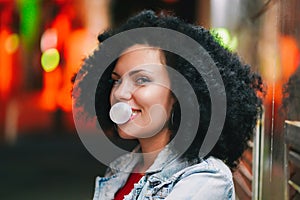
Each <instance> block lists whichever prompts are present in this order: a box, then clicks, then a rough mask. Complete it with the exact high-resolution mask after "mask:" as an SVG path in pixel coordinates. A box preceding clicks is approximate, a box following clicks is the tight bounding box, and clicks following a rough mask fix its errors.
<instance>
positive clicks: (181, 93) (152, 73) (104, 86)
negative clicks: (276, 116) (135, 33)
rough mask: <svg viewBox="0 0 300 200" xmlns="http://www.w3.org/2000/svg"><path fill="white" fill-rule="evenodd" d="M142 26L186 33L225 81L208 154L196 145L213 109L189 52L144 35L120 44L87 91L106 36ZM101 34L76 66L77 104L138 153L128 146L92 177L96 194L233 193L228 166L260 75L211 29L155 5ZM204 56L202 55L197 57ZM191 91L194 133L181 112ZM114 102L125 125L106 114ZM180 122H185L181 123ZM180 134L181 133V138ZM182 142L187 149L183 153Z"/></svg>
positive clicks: (251, 119)
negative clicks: (124, 113) (124, 108)
mask: <svg viewBox="0 0 300 200" xmlns="http://www.w3.org/2000/svg"><path fill="white" fill-rule="evenodd" d="M143 27H160V28H167V29H171V30H174V31H177V32H180V33H182V34H184V35H186V36H189V37H190V38H192V39H193V40H195V41H196V42H197V43H198V44H199V45H201V46H202V47H203V48H204V49H205V51H206V52H208V54H209V56H210V57H211V58H212V60H213V61H214V63H215V65H216V67H217V69H218V71H219V73H220V75H221V77H222V81H223V83H224V86H225V92H226V101H227V104H226V106H227V107H226V116H225V122H224V127H223V129H222V132H221V134H220V136H219V137H218V140H217V141H216V144H215V145H214V147H213V148H212V150H210V151H209V153H207V154H205V155H202V154H200V152H199V151H200V148H201V145H202V143H203V141H204V138H205V136H206V133H207V130H208V128H209V124H210V118H211V116H212V111H211V110H212V103H211V102H212V101H211V98H210V94H209V93H210V91H209V89H208V86H207V84H206V81H205V79H204V78H203V77H202V74H200V73H199V72H198V71H197V69H196V68H195V67H194V66H193V65H192V64H191V63H189V62H188V61H187V60H186V59H184V58H183V57H181V56H179V55H177V54H175V53H172V52H170V51H166V50H164V49H162V48H160V47H159V46H158V45H157V43H156V44H153V41H151V39H149V38H147V35H145V37H144V38H143V40H142V41H139V42H129V43H128V46H127V47H126V48H124V49H122V50H121V55H120V56H119V57H118V58H117V59H116V60H115V61H114V62H113V63H112V64H110V65H109V66H108V67H107V69H106V70H105V72H104V73H103V75H102V77H101V78H100V81H99V83H98V86H97V92H96V95H95V97H91V94H89V93H88V92H87V91H86V88H88V87H89V85H88V83H87V82H86V81H85V80H88V79H91V78H93V76H94V74H95V73H94V72H95V71H94V70H96V68H97V63H100V62H101V60H100V58H99V57H98V56H97V55H98V53H99V52H101V46H102V45H103V43H104V44H105V41H107V40H109V38H111V37H113V36H116V35H118V34H119V33H122V32H124V31H128V30H134V29H137V28H143ZM98 39H99V42H100V44H99V48H98V49H96V50H95V52H94V54H93V55H91V56H90V57H88V58H87V59H86V60H85V63H84V65H83V67H82V69H81V70H80V71H79V74H81V75H84V76H83V78H82V79H81V80H80V81H79V83H78V85H79V88H80V91H81V93H80V96H79V97H78V98H76V105H78V106H83V107H84V108H85V110H87V111H89V110H92V109H96V113H97V118H98V122H99V124H100V126H101V128H102V129H103V130H105V132H106V133H107V135H108V137H109V138H110V139H111V140H112V141H113V142H114V143H115V144H116V145H120V146H122V147H123V148H127V149H128V148H130V147H133V146H135V148H134V149H133V150H132V152H141V154H140V155H141V156H140V157H135V156H132V155H131V154H130V153H129V154H126V155H123V156H121V157H120V158H118V159H116V160H115V161H114V162H112V163H111V165H110V167H109V168H108V170H107V172H106V174H105V177H103V178H100V177H98V178H97V179H96V187H95V194H94V199H171V200H174V199H189V200H190V199H235V194H234V186H233V181H232V175H231V170H234V168H235V167H236V166H237V164H238V159H239V158H240V156H241V154H242V153H243V151H244V150H245V148H246V147H247V141H248V140H249V139H250V138H251V136H252V133H253V129H254V127H255V124H256V119H257V114H258V112H259V108H260V106H261V100H260V98H259V97H258V96H257V92H262V81H261V78H260V76H259V75H257V74H254V73H252V72H250V67H249V66H247V65H244V64H242V63H241V61H240V60H239V58H238V56H236V55H234V54H232V53H231V52H230V51H228V50H227V49H225V48H223V47H222V46H221V45H220V44H219V42H218V41H217V40H216V39H215V38H214V37H213V36H212V35H211V34H210V33H209V31H207V30H205V29H204V28H202V27H197V26H193V25H191V24H187V23H185V22H183V21H181V20H180V19H178V18H176V17H172V16H165V15H158V16H157V15H155V13H154V12H152V11H143V12H141V13H140V14H138V15H136V16H134V17H132V18H130V19H129V20H128V21H127V22H126V23H125V24H124V25H122V26H120V27H119V28H115V29H112V30H109V31H107V32H105V33H103V34H101V35H99V37H98ZM123 39H124V38H123ZM125 39H126V38H125ZM128 40H129V39H128ZM176 42H178V43H180V42H181V41H176ZM182 48H184V44H183V45H182ZM202 58H203V57H201V56H200V55H199V58H198V60H199V62H203V60H201V59H202ZM173 70H174V71H176V72H178V73H180V74H181V75H182V76H183V77H184V78H185V79H186V80H187V81H188V82H189V84H190V85H191V87H192V90H191V89H185V88H184V89H181V84H182V82H181V81H179V80H180V79H179V78H178V77H177V76H176V73H175V75H174V73H173V72H172V71H173ZM207 73H209V72H207ZM216 85H217V86H216V88H219V86H220V85H218V83H217V82H216ZM194 94H195V95H196V100H197V102H198V107H194V108H193V109H194V110H195V109H196V111H197V112H199V113H200V116H201V117H200V120H199V123H198V121H197V122H196V124H197V125H199V126H197V127H198V128H197V130H196V135H195V136H193V135H192V133H191V132H193V131H192V128H193V126H194V124H195V123H194V122H193V120H185V119H183V118H182V114H183V113H182V112H193V110H188V111H186V110H183V111H182V110H181V107H182V104H181V102H179V99H184V100H185V101H186V102H187V104H189V103H190V104H192V99H193V98H192V96H193V95H194ZM86 98H95V107H93V106H91V105H90V104H87V103H85V99H86ZM119 102H123V103H126V104H128V105H129V106H130V108H131V111H132V114H131V115H130V118H129V119H128V121H126V122H125V123H123V124H116V123H114V122H113V121H112V119H111V118H110V116H109V112H110V109H111V108H112V107H113V106H114V105H115V104H116V103H119ZM181 124H185V126H184V127H185V128H183V129H180V126H181ZM178 130H180V133H179V131H178ZM111 133H112V134H111ZM182 133H183V135H184V138H179V139H178V138H177V135H180V134H182ZM189 141H190V142H189ZM183 144H184V145H183ZM182 146H185V147H186V148H181V147H182ZM182 149H184V152H180V151H182Z"/></svg>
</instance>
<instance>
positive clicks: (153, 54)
mask: <svg viewBox="0 0 300 200" xmlns="http://www.w3.org/2000/svg"><path fill="white" fill-rule="evenodd" d="M163 65H165V59H164V55H163V52H162V51H161V50H160V49H158V48H155V47H150V46H147V45H134V46H132V47H130V48H128V49H127V50H126V51H124V52H123V53H122V54H121V56H120V57H119V59H118V61H117V64H116V66H115V69H114V71H115V72H118V74H120V75H122V74H124V73H126V72H129V71H131V70H133V69H143V68H146V69H148V70H154V71H157V70H166V69H165V67H163ZM163 68H164V69H163Z"/></svg>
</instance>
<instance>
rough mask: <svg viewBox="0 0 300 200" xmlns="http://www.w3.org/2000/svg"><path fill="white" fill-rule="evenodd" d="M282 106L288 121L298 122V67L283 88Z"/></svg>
mask: <svg viewBox="0 0 300 200" xmlns="http://www.w3.org/2000/svg"><path fill="white" fill-rule="evenodd" d="M282 105H283V107H282V108H283V109H284V110H283V111H285V114H286V118H287V119H288V120H298V121H299V120H300V66H299V67H298V68H297V70H296V71H295V72H294V73H293V74H292V75H291V77H290V78H289V80H288V82H287V83H286V84H285V85H284V86H283V100H282Z"/></svg>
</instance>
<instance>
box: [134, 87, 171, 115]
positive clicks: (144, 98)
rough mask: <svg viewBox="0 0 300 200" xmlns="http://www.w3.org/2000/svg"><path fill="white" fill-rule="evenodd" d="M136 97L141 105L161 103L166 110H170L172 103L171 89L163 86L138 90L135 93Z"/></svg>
mask: <svg viewBox="0 0 300 200" xmlns="http://www.w3.org/2000/svg"><path fill="white" fill-rule="evenodd" d="M135 98H136V101H137V103H139V104H140V106H143V107H147V108H150V107H151V106H153V105H155V104H160V105H161V106H163V107H164V108H165V109H166V111H168V110H169V108H168V107H169V105H171V104H172V103H171V95H170V90H169V89H167V88H162V87H151V88H148V89H145V90H138V91H136V93H135Z"/></svg>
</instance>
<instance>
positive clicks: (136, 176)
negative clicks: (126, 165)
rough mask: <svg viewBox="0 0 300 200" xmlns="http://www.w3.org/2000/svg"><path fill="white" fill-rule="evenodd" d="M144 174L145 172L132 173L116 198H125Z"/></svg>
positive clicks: (120, 199)
mask: <svg viewBox="0 0 300 200" xmlns="http://www.w3.org/2000/svg"><path fill="white" fill-rule="evenodd" d="M143 176H144V174H141V173H131V174H130V175H129V177H128V179H127V182H126V183H125V185H124V186H123V187H122V188H121V189H119V191H118V192H117V193H116V195H115V200H123V199H124V196H125V195H127V194H129V193H130V191H131V190H132V189H133V186H134V184H135V183H137V182H138V181H139V180H140V179H141V178H142V177H143Z"/></svg>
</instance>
